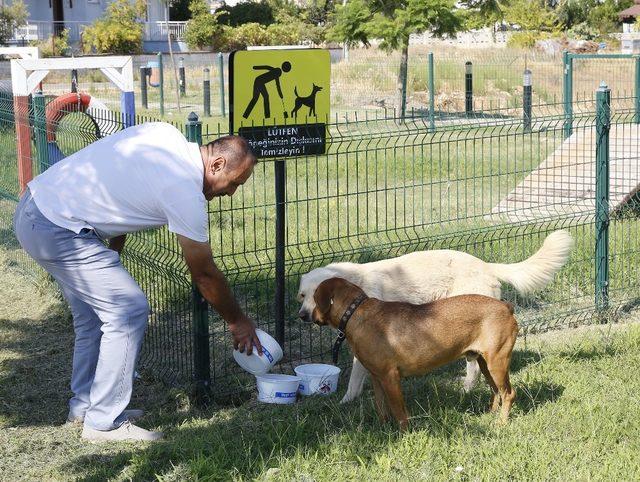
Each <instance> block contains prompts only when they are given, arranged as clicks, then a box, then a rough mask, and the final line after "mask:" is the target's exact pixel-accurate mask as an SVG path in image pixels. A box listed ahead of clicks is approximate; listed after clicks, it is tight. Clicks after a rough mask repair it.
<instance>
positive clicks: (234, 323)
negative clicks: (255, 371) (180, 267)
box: [178, 235, 262, 354]
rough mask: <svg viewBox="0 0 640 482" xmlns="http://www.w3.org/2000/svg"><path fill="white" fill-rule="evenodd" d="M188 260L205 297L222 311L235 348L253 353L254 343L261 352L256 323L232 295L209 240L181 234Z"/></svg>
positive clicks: (215, 307)
mask: <svg viewBox="0 0 640 482" xmlns="http://www.w3.org/2000/svg"><path fill="white" fill-rule="evenodd" d="M178 241H179V242H180V246H181V247H182V252H183V254H184V258H185V261H186V262H187V266H188V267H189V271H191V276H192V277H193V281H194V282H195V283H196V285H197V286H198V288H199V289H200V293H202V296H204V298H205V299H206V300H207V301H208V302H209V303H210V304H211V306H213V308H214V309H215V310H216V311H217V312H218V313H220V316H222V318H224V320H225V321H226V322H227V324H228V325H229V329H230V330H231V334H232V335H233V340H234V348H237V349H239V350H240V351H241V352H243V351H244V350H245V349H246V350H247V353H248V354H251V352H252V350H253V345H254V344H255V345H256V347H257V348H258V352H259V353H260V354H262V346H261V345H260V340H258V337H257V336H256V332H255V325H254V323H253V322H252V321H251V320H250V319H249V318H248V317H247V316H246V315H245V314H244V312H243V311H242V309H241V308H240V305H239V304H238V302H237V301H236V298H235V297H234V296H233V292H232V291H231V288H230V287H229V284H228V283H227V280H226V278H225V277H224V274H222V272H221V271H220V270H219V269H218V267H217V266H216V264H215V262H214V261H213V255H212V254H211V247H210V246H209V243H201V242H198V241H193V240H192V239H189V238H186V237H184V236H181V235H178Z"/></svg>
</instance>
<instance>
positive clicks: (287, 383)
mask: <svg viewBox="0 0 640 482" xmlns="http://www.w3.org/2000/svg"><path fill="white" fill-rule="evenodd" d="M256 381H257V384H258V401H259V402H263V403H279V404H291V403H295V402H296V398H297V397H298V387H299V386H300V381H301V380H300V377H294V376H293V375H280V374H277V373H267V374H265V375H258V376H256Z"/></svg>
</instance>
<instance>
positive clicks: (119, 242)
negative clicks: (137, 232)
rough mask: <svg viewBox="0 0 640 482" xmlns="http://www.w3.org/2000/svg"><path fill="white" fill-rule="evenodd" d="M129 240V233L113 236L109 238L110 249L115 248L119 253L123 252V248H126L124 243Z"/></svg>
mask: <svg viewBox="0 0 640 482" xmlns="http://www.w3.org/2000/svg"><path fill="white" fill-rule="evenodd" d="M126 240H127V235H126V234H122V235H120V236H116V237H115V238H111V239H110V240H109V249H113V250H114V251H117V252H118V254H120V253H122V249H123V248H124V243H125V241H126Z"/></svg>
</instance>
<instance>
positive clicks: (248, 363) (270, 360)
mask: <svg viewBox="0 0 640 482" xmlns="http://www.w3.org/2000/svg"><path fill="white" fill-rule="evenodd" d="M256 335H257V336H258V339H259V340H260V344H261V345H262V355H259V354H258V350H256V349H255V347H254V348H253V352H252V353H251V355H247V353H246V352H244V353H240V352H239V351H238V350H233V358H234V360H235V361H236V362H237V363H238V365H240V366H241V367H242V368H244V369H245V370H246V371H248V372H249V373H251V374H252V375H264V374H265V373H267V372H268V371H269V370H271V369H272V368H273V367H274V365H275V364H276V363H278V362H279V361H280V360H281V359H282V348H281V347H280V345H279V344H278V342H277V341H276V340H275V338H273V337H272V336H271V335H269V333H267V332H265V331H262V330H259V329H258V330H256Z"/></svg>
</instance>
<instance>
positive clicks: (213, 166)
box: [209, 156, 227, 174]
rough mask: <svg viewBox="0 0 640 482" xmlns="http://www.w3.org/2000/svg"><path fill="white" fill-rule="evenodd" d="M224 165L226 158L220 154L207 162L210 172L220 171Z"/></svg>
mask: <svg viewBox="0 0 640 482" xmlns="http://www.w3.org/2000/svg"><path fill="white" fill-rule="evenodd" d="M226 165H227V160H226V159H225V158H224V157H222V156H218V157H216V158H215V159H213V160H212V161H211V162H210V163H209V171H210V172H211V174H216V173H219V172H222V171H223V170H224V168H225V166H226Z"/></svg>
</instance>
